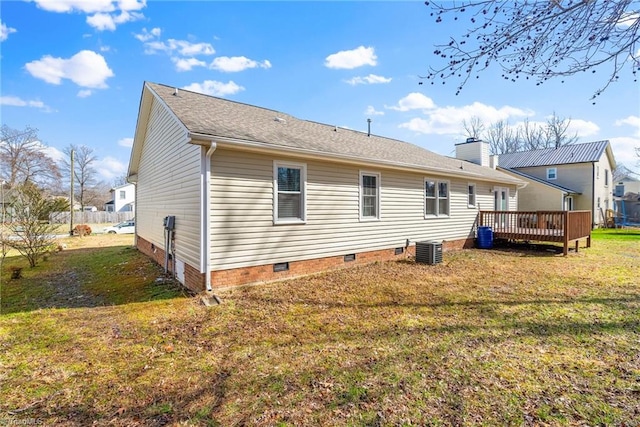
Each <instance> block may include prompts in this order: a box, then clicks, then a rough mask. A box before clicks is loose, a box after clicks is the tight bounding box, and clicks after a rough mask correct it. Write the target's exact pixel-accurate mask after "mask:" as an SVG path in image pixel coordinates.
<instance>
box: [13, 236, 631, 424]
mask: <svg viewBox="0 0 640 427" xmlns="http://www.w3.org/2000/svg"><path fill="white" fill-rule="evenodd" d="M94 237H95V238H96V239H95V240H93V239H94ZM98 237H99V238H100V239H98ZM107 237H114V239H121V238H122V237H120V236H91V237H89V238H83V240H80V239H79V238H76V239H77V240H70V242H73V243H74V244H80V243H75V242H81V244H82V245H85V246H91V245H92V244H93V242H97V243H98V244H102V247H99V248H98V249H95V248H89V247H87V248H81V247H77V248H71V247H70V248H69V249H68V250H67V251H63V252H61V253H58V254H55V255H52V257H51V258H50V259H49V260H47V261H46V262H44V263H43V265H42V266H41V267H38V268H37V269H34V270H33V271H29V269H25V278H24V279H20V280H14V281H12V280H10V279H9V272H7V271H6V265H10V263H13V262H18V260H17V259H7V260H5V268H3V272H2V315H1V316H0V395H1V396H2V399H0V425H2V424H3V421H8V422H9V423H10V422H13V421H12V420H15V421H16V422H17V421H23V422H25V421H33V420H37V421H39V422H42V423H45V424H47V425H49V424H51V425H70V426H75V425H77V426H84V425H88V424H91V423H95V424H96V425H116V426H118V425H121V426H129V425H212V426H217V425H222V426H229V425H264V426H272V425H282V426H287V425H291V426H293V425H296V426H297V425H352V426H367V425H371V426H374V425H434V426H438V425H443V426H449V425H455V426H459V425H487V426H493V425H517V426H520V425H630V426H634V425H638V420H640V280H639V278H638V275H639V273H640V232H639V231H630V230H604V231H597V232H596V233H594V236H593V245H592V247H591V248H590V249H586V248H584V249H583V248H581V250H580V252H578V253H575V252H570V253H569V256H567V257H563V256H561V255H557V254H555V253H551V252H548V251H524V252H523V251H512V250H492V251H487V250H464V251H456V252H446V253H445V254H444V261H443V263H441V264H437V265H416V264H414V263H413V262H410V261H399V262H389V263H378V264H374V265H372V266H366V267H362V268H353V269H349V270H343V271H337V272H331V273H326V274H321V275H317V276H312V277H307V278H303V279H297V280H289V281H285V282H280V283H275V284H268V285H263V286H253V287H244V288H236V289H231V290H227V291H224V292H220V293H219V296H220V297H221V299H222V301H223V303H222V305H220V306H216V307H212V308H206V307H204V306H202V305H200V304H199V303H198V301H197V300H196V299H194V298H184V295H183V294H182V293H181V292H180V290H179V289H177V288H176V287H175V286H173V285H172V284H170V283H160V282H156V280H155V279H156V278H157V277H159V275H160V273H161V271H159V269H158V268H157V266H153V265H149V263H148V262H146V261H145V259H144V258H143V257H141V256H140V254H138V253H137V252H136V251H135V250H134V249H131V247H130V246H131V242H130V241H129V242H123V243H121V244H118V242H117V241H115V240H113V239H112V240H108V239H106V238H107ZM101 239H102V240H101ZM105 239H106V240H105ZM69 245H71V243H70V244H69ZM60 275H61V276H65V275H66V276H69V277H65V278H64V280H58V279H56V276H60ZM70 283H72V284H70ZM64 284H67V285H68V286H75V288H73V291H74V292H77V293H80V294H82V295H84V297H82V298H76V299H75V300H74V299H73V298H71V299H69V298H70V297H71V295H70V294H69V292H65V291H62V290H60V289H59V287H60V286H62V285H64ZM23 294H24V295H23ZM79 301H84V302H79ZM38 307H47V308H38Z"/></svg>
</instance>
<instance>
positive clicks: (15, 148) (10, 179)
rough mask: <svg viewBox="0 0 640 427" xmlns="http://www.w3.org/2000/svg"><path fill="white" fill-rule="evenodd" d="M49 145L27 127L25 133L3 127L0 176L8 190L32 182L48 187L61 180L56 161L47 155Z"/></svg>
mask: <svg viewBox="0 0 640 427" xmlns="http://www.w3.org/2000/svg"><path fill="white" fill-rule="evenodd" d="M45 149H46V146H45V145H43V144H42V142H41V141H40V139H39V138H38V130H37V129H35V128H32V127H30V126H27V127H26V128H25V129H24V130H17V129H12V128H10V127H9V126H7V125H3V126H2V140H1V141H0V174H1V175H2V179H3V180H4V181H6V183H7V187H9V188H12V187H15V186H16V185H18V184H24V183H27V182H33V183H36V184H38V185H43V186H45V185H49V184H53V183H56V182H59V181H60V177H61V175H60V171H59V169H58V166H57V165H56V163H55V161H54V160H53V159H52V158H51V157H49V156H48V155H47V154H46V152H45Z"/></svg>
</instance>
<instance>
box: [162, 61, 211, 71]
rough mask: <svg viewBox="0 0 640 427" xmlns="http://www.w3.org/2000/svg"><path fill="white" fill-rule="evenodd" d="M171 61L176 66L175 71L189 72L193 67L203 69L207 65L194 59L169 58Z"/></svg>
mask: <svg viewBox="0 0 640 427" xmlns="http://www.w3.org/2000/svg"><path fill="white" fill-rule="evenodd" d="M171 61H172V62H173V63H174V64H176V70H178V71H191V69H192V68H193V67H205V66H206V65H207V63H206V62H204V61H200V60H199V59H196V58H171Z"/></svg>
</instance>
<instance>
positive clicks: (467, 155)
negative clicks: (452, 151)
mask: <svg viewBox="0 0 640 427" xmlns="http://www.w3.org/2000/svg"><path fill="white" fill-rule="evenodd" d="M456 159H460V160H466V161H468V162H471V163H475V164H477V165H480V166H486V167H489V166H490V160H489V143H488V142H484V141H482V140H480V139H476V138H467V140H466V141H465V142H461V143H459V144H456Z"/></svg>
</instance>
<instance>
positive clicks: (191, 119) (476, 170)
mask: <svg viewBox="0 0 640 427" xmlns="http://www.w3.org/2000/svg"><path fill="white" fill-rule="evenodd" d="M146 86H147V87H148V88H149V89H151V90H152V91H153V92H154V93H155V94H157V96H158V97H159V98H160V99H161V100H162V101H163V102H164V103H165V104H166V105H167V106H168V107H169V108H170V109H171V110H172V111H173V113H174V114H175V115H176V117H177V118H178V119H179V120H180V121H181V122H182V123H183V124H184V126H185V127H186V128H187V130H188V131H189V132H191V133H195V134H198V135H202V136H203V137H204V136H208V137H212V139H215V137H225V138H232V139H235V140H239V141H246V142H251V143H260V144H265V145H266V146H274V147H279V148H285V149H286V148H289V149H299V150H307V151H312V152H317V153H318V155H323V154H325V155H329V156H334V157H335V156H338V157H344V158H345V159H351V160H362V161H364V162H377V163H380V162H381V163H387V164H392V165H396V166H405V167H413V168H419V169H425V170H433V171H445V172H448V173H450V174H456V175H460V176H466V177H476V178H477V179H482V178H484V179H488V180H494V181H497V182H509V183H521V181H520V180H517V179H516V178H514V177H511V176H509V175H507V174H504V173H502V172H499V171H497V170H494V169H491V168H488V167H481V166H479V165H476V164H473V163H469V162H467V161H463V160H459V159H453V158H450V157H446V156H442V155H439V154H436V153H433V152H431V151H429V150H426V149H424V148H421V147H418V146H417V145H414V144H410V143H407V142H403V141H399V140H396V139H391V138H385V137H381V136H376V135H371V136H367V134H366V133H364V132H358V131H354V130H350V129H344V128H337V127H335V126H332V125H326V124H322V123H317V122H313V121H308V120H301V119H297V118H295V117H293V116H291V115H289V114H286V113H282V112H279V111H275V110H270V109H267V108H262V107H256V106H253V105H248V104H243V103H240V102H235V101H230V100H227V99H222V98H216V97H214V96H208V95H203V94H200V93H196V92H191V91H188V90H184V89H178V94H177V95H174V93H175V88H173V87H170V86H165V85H160V84H156V83H149V82H147V83H146Z"/></svg>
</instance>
